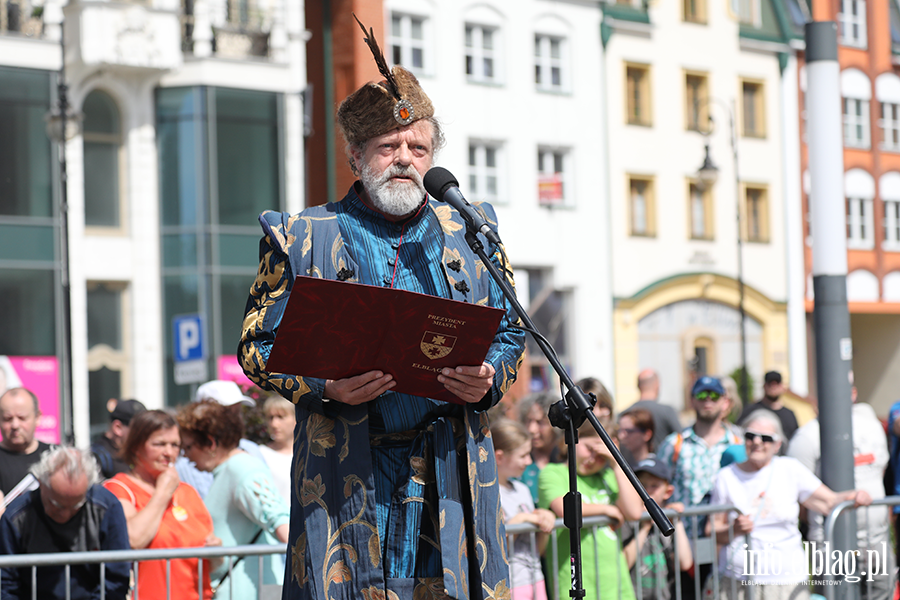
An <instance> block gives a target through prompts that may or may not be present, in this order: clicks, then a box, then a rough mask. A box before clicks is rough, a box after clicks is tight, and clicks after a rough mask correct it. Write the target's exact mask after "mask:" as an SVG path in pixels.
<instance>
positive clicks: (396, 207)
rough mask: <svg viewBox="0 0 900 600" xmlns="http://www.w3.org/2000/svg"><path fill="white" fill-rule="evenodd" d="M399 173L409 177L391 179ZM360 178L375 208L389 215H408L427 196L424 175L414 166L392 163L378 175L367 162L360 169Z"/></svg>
mask: <svg viewBox="0 0 900 600" xmlns="http://www.w3.org/2000/svg"><path fill="white" fill-rule="evenodd" d="M398 175H402V176H405V177H409V179H407V180H399V181H397V180H393V179H391V178H392V177H395V176H398ZM359 180H360V181H361V182H362V184H363V187H364V188H365V190H366V192H368V194H369V199H370V200H372V204H373V205H374V206H375V208H377V209H378V210H380V211H381V212H383V213H385V214H388V215H394V216H397V217H402V216H404V215H408V214H410V213H411V212H413V211H415V210H416V209H417V208H419V205H421V204H422V200H423V199H424V198H425V185H424V184H423V183H422V176H421V175H420V174H419V172H418V171H416V170H415V168H413V167H412V166H406V167H401V166H400V165H391V166H390V167H388V168H387V169H385V170H384V172H382V173H381V174H380V175H377V174H375V173H373V172H372V168H371V167H370V166H369V165H368V164H365V165H363V167H362V169H360V172H359Z"/></svg>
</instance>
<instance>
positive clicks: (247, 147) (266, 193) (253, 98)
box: [215, 88, 281, 225]
mask: <svg viewBox="0 0 900 600" xmlns="http://www.w3.org/2000/svg"><path fill="white" fill-rule="evenodd" d="M215 97H216V141H217V146H216V154H217V158H218V160H217V173H218V192H219V194H218V204H219V206H218V209H219V210H218V221H217V222H218V223H219V224H221V225H256V222H257V217H258V215H259V213H261V212H263V211H264V210H267V209H271V208H277V207H278V206H279V205H280V204H281V186H280V169H279V164H280V162H279V160H278V157H279V155H280V150H279V138H278V115H277V100H276V99H277V96H276V95H275V94H270V93H266V92H246V91H238V90H226V89H221V88H219V89H216V90H215ZM223 104H224V105H225V106H226V107H227V108H228V110H225V111H220V110H219V107H220V106H221V105H223ZM238 115H244V116H238Z"/></svg>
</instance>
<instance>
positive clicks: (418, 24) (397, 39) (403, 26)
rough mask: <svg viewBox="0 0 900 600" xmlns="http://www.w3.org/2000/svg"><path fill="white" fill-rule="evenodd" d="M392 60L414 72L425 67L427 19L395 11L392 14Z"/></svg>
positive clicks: (390, 42)
mask: <svg viewBox="0 0 900 600" xmlns="http://www.w3.org/2000/svg"><path fill="white" fill-rule="evenodd" d="M388 44H389V46H390V48H391V60H392V62H393V63H394V64H395V65H402V66H404V67H406V68H407V69H410V70H412V71H413V72H417V73H418V72H421V71H423V70H424V69H425V19H424V18H423V17H419V16H413V15H404V14H399V13H394V14H392V15H391V37H390V40H388Z"/></svg>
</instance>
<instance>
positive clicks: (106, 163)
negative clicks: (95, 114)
mask: <svg viewBox="0 0 900 600" xmlns="http://www.w3.org/2000/svg"><path fill="white" fill-rule="evenodd" d="M119 151H120V147H119V144H116V143H108V142H89V141H87V140H85V142H84V224H85V225H88V226H93V227H118V226H119V224H120V218H119V212H120V208H119V207H120V204H121V198H120V197H119V189H120V188H119Z"/></svg>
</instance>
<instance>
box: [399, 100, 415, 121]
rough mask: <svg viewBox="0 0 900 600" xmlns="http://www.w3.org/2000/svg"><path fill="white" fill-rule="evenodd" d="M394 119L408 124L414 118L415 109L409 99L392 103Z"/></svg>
mask: <svg viewBox="0 0 900 600" xmlns="http://www.w3.org/2000/svg"><path fill="white" fill-rule="evenodd" d="M394 119H395V120H396V121H397V122H398V123H400V124H401V125H409V124H410V123H412V122H413V121H415V120H416V111H415V110H414V109H413V105H412V103H411V102H410V101H409V100H400V101H398V102H397V103H396V104H394Z"/></svg>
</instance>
